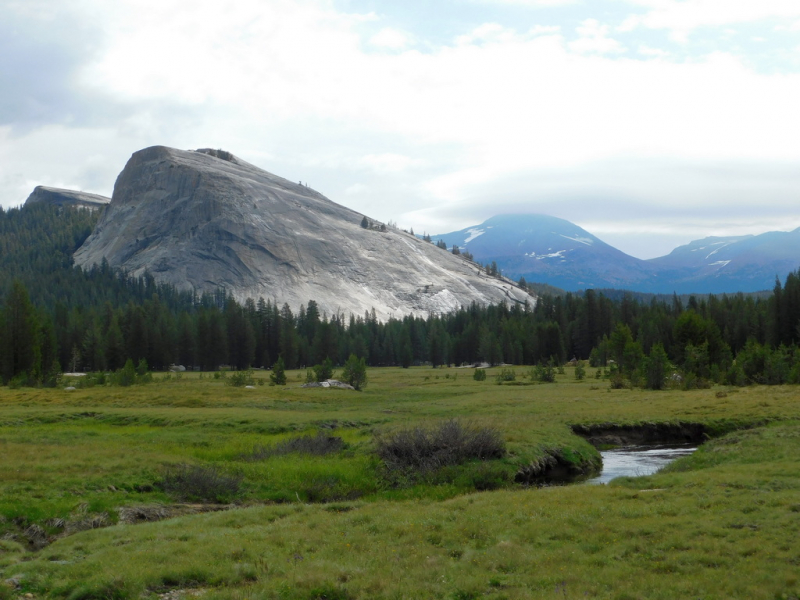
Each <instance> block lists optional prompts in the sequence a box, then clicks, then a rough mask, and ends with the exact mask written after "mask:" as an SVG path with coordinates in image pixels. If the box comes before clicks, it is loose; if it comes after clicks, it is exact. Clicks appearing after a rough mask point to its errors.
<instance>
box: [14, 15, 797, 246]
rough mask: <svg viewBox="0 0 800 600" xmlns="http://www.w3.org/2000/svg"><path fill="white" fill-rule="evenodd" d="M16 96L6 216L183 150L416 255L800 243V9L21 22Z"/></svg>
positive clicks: (108, 185)
mask: <svg viewBox="0 0 800 600" xmlns="http://www.w3.org/2000/svg"><path fill="white" fill-rule="evenodd" d="M0 90H2V92H0V205H2V206H4V207H12V206H19V205H21V204H22V203H23V202H24V201H25V199H26V198H27V196H28V194H30V192H31V191H32V190H33V188H34V187H35V186H36V185H48V186H54V187H65V188H69V189H76V190H83V191H87V192H94V193H99V194H104V195H107V196H111V194H112V191H113V186H114V181H115V179H116V177H117V175H118V174H119V172H120V171H121V170H122V169H123V167H124V166H125V163H126V162H127V160H128V159H129V157H130V155H131V154H132V153H133V152H136V151H137V150H140V149H142V148H145V147H148V146H153V145H165V146H171V147H176V148H183V149H194V148H207V147H211V148H221V149H225V150H227V151H229V152H232V153H233V154H235V155H236V156H238V157H240V158H242V159H244V160H246V161H248V162H250V163H252V164H254V165H256V166H259V167H261V168H263V169H265V170H267V171H270V172H272V173H275V174H277V175H281V176H283V177H286V178H288V179H290V180H294V181H302V182H303V183H306V184H307V185H309V186H310V187H312V188H314V189H315V190H317V191H319V192H321V193H323V194H324V195H325V196H327V197H328V198H330V199H331V200H333V201H335V202H338V203H340V204H343V205H345V206H348V207H350V208H352V209H354V210H357V211H359V212H362V213H364V214H367V215H369V216H370V217H372V218H373V219H378V220H380V221H384V222H388V221H392V222H395V223H397V224H398V225H399V226H401V227H403V228H413V229H414V231H415V232H416V233H422V232H428V233H433V234H436V233H446V232H449V231H455V230H459V229H462V228H465V227H468V226H472V225H476V224H479V223H481V222H482V221H484V220H485V219H487V218H489V217H492V216H494V215H496V214H513V213H543V214H549V215H553V216H556V217H561V218H563V219H567V220H569V221H572V222H573V223H576V224H578V225H580V226H581V227H583V228H584V229H587V230H588V231H589V232H591V233H593V234H595V235H596V236H598V237H599V238H600V239H602V240H603V241H605V242H607V243H609V244H612V245H614V246H616V247H617V248H619V249H621V250H623V251H624V252H627V253H629V254H631V255H633V256H636V257H638V258H653V257H656V256H661V255H664V254H667V253H669V252H670V251H671V250H672V249H673V248H675V247H676V246H678V245H681V244H685V243H688V242H689V241H691V240H694V239H699V238H703V237H706V236H710V235H744V234H758V233H763V232H765V231H789V230H792V229H795V228H797V227H800V110H799V109H798V106H800V2H799V1H798V0H759V1H757V2H756V1H753V0H436V1H431V0H405V1H403V2H396V1H392V2H389V1H379V0H236V1H235V2H231V1H228V0H211V1H208V0H193V1H192V2H186V1H185V0H115V1H114V2H107V1H105V0H21V1H18V0H0Z"/></svg>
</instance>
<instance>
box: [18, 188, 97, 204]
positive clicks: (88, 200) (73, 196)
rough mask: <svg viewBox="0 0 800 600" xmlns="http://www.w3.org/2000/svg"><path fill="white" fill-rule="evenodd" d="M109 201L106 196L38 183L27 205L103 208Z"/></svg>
mask: <svg viewBox="0 0 800 600" xmlns="http://www.w3.org/2000/svg"><path fill="white" fill-rule="evenodd" d="M108 203H109V199H108V198H106V197H105V196H99V195H97V194H87V193H86V192H76V191H74V190H63V189H61V188H52V187H46V186H43V185H37V186H36V187H35V188H33V191H32V192H31V195H30V196H28V199H27V200H25V205H26V206H28V205H31V204H52V205H54V206H77V207H80V208H90V209H97V208H102V207H104V206H105V205H106V204H108Z"/></svg>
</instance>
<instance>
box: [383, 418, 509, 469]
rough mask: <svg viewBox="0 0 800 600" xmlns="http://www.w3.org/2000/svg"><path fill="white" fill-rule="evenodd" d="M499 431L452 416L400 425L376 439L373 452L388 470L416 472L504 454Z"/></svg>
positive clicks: (500, 456)
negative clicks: (412, 425)
mask: <svg viewBox="0 0 800 600" xmlns="http://www.w3.org/2000/svg"><path fill="white" fill-rule="evenodd" d="M505 452H506V449H505V442H504V441H503V438H502V437H501V436H500V432H498V431H497V430H496V429H493V428H491V427H479V426H476V425H471V424H468V425H462V424H461V423H460V422H459V421H457V420H455V419H453V420H450V421H444V422H443V423H441V424H440V425H438V426H436V427H434V428H431V429H423V428H422V427H415V428H414V429H404V430H401V431H397V432H395V433H393V434H391V435H388V436H386V437H382V438H379V439H378V440H377V453H378V456H379V457H380V458H381V459H382V460H383V462H384V464H385V465H386V467H387V468H388V469H389V470H408V469H411V470H414V471H417V472H420V473H426V472H430V471H434V470H436V469H439V468H441V467H444V466H448V465H457V464H461V463H464V462H466V461H468V460H472V459H478V460H490V459H494V458H502V457H503V456H504V455H505Z"/></svg>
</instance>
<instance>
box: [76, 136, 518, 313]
mask: <svg viewBox="0 0 800 600" xmlns="http://www.w3.org/2000/svg"><path fill="white" fill-rule="evenodd" d="M363 221H364V215H362V214H360V213H357V212H355V211H352V210H350V209H348V208H345V207H344V206H340V205H338V204H336V203H334V202H332V201H330V200H328V199H327V198H325V197H324V196H323V195H322V194H320V193H318V192H316V191H314V190H312V189H310V188H308V187H306V186H303V185H300V184H297V183H293V182H290V181H288V180H286V179H283V178H282V177H278V176H276V175H273V174H271V173H268V172H266V171H263V170H261V169H259V168H257V167H255V166H253V165H251V164H248V163H246V162H244V161H242V160H240V159H238V158H237V157H235V156H234V155H232V154H230V153H228V152H225V151H221V150H208V149H206V150H197V151H182V150H175V149H172V148H166V147H163V146H154V147H151V148H146V149H144V150H140V151H139V152H136V153H135V154H134V155H133V156H132V157H131V159H130V160H129V161H128V164H127V165H126V166H125V169H124V170H123V171H122V173H121V174H120V175H119V177H118V178H117V182H116V184H115V186H114V194H113V197H112V200H111V204H110V206H109V208H108V210H107V211H105V213H104V215H103V216H102V218H101V220H100V222H99V223H98V225H97V227H96V229H95V231H94V232H93V233H92V235H91V236H89V238H88V239H87V240H86V242H85V243H84V244H83V246H81V248H80V249H79V250H78V251H77V252H76V253H75V262H76V264H78V265H81V266H84V267H90V266H91V265H92V264H100V263H101V262H102V260H103V259H104V258H105V259H107V260H108V262H109V264H110V265H111V266H112V267H121V268H124V269H126V270H127V271H128V272H129V273H130V274H132V275H140V274H143V273H144V272H145V271H149V273H151V274H152V275H153V276H154V277H155V278H156V279H157V280H159V281H162V282H167V283H170V284H173V285H175V286H176V287H178V288H179V289H184V290H196V291H198V292H204V291H214V290H217V289H219V288H225V289H226V290H227V291H228V292H230V293H232V294H233V295H234V296H235V297H236V298H238V299H239V300H243V299H245V298H259V297H263V298H265V299H271V300H273V301H277V302H278V303H279V304H283V303H288V304H289V306H290V307H292V308H293V309H296V308H297V307H299V306H300V305H301V304H306V303H308V301H309V300H315V301H316V302H317V304H318V305H319V307H320V309H321V310H323V311H325V312H327V313H328V314H329V315H330V314H333V313H343V314H345V315H346V314H348V313H354V314H364V312H365V311H369V310H371V309H373V308H374V309H375V312H376V315H377V316H378V318H381V319H386V318H389V317H391V316H395V317H402V316H403V315H406V314H409V313H421V314H426V313H429V312H433V313H442V312H446V311H450V310H453V309H455V308H458V307H459V306H461V305H468V304H470V303H472V302H477V303H480V304H487V303H498V302H501V301H506V302H512V303H515V302H525V301H526V300H531V298H530V297H529V296H528V295H527V294H526V293H525V292H524V291H523V290H521V289H519V288H518V287H517V286H516V285H514V284H513V283H512V282H510V281H508V280H502V279H496V278H491V277H488V276H486V275H485V274H483V273H482V272H481V270H480V269H479V268H478V267H477V265H475V264H474V263H471V262H469V261H467V260H465V259H463V258H461V257H458V256H454V255H452V254H451V253H449V252H446V251H443V250H441V249H439V248H437V247H435V246H434V245H433V244H430V243H427V242H424V241H422V240H419V239H417V238H415V237H414V236H411V235H409V234H406V233H404V232H402V231H398V230H394V229H392V228H385V227H382V226H380V225H374V224H373V221H369V224H370V226H368V227H367V228H365V227H362V223H363Z"/></svg>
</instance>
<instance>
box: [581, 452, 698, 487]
mask: <svg viewBox="0 0 800 600" xmlns="http://www.w3.org/2000/svg"><path fill="white" fill-rule="evenodd" d="M695 450H697V444H670V445H667V444H665V445H643V446H624V447H621V448H614V449H613V450H603V451H601V452H600V456H602V457H603V470H602V471H601V472H600V475H598V476H597V477H593V478H592V479H587V480H586V481H585V483H587V484H600V483H608V482H609V481H611V480H612V479H614V478H615V477H641V476H643V475H651V474H652V473H655V472H656V471H658V470H659V469H660V468H662V467H664V466H666V465H668V464H669V463H671V462H672V461H674V460H675V459H677V458H680V457H682V456H687V455H689V454H691V453H692V452H694V451H695Z"/></svg>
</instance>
